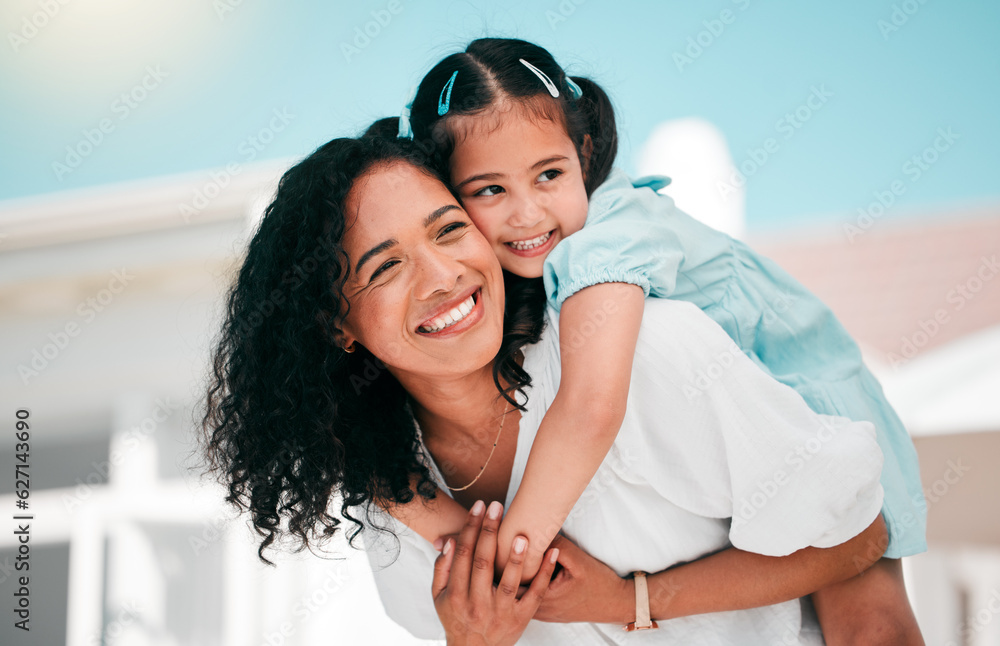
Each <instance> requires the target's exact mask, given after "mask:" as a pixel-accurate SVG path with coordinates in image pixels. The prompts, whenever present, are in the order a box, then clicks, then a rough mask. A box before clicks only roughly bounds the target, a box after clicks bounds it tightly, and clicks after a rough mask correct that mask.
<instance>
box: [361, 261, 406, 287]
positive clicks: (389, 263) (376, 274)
mask: <svg viewBox="0 0 1000 646" xmlns="http://www.w3.org/2000/svg"><path fill="white" fill-rule="evenodd" d="M398 264H399V261H398V260H388V261H386V262H385V263H383V264H382V266H381V267H379V268H378V269H376V270H375V271H374V272H373V273H372V277H371V278H369V279H368V282H369V283H371V282H372V281H374V280H375V279H376V278H378V277H379V276H381V275H382V273H383V272H385V271H386V270H388V269H391V268H392V267H394V266H395V265H398Z"/></svg>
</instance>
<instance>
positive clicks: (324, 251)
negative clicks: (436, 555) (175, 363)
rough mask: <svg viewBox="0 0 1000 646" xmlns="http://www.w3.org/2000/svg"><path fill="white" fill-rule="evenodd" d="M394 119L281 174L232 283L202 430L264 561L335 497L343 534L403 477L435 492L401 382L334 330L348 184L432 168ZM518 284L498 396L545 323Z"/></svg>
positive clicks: (305, 531) (324, 524)
mask: <svg viewBox="0 0 1000 646" xmlns="http://www.w3.org/2000/svg"><path fill="white" fill-rule="evenodd" d="M396 126H397V123H396V120H395V119H388V120H382V121H380V122H377V123H376V124H374V125H373V126H372V127H371V128H370V129H369V131H368V132H367V133H366V134H365V135H364V136H362V137H360V138H358V139H346V138H345V139H334V140H333V141H330V142H329V143H327V144H324V145H323V146H321V147H320V148H318V149H317V150H316V151H315V152H313V153H312V154H311V155H310V156H309V157H307V158H306V159H305V160H303V161H302V162H300V163H298V164H297V165H295V166H294V167H293V168H291V169H290V170H289V171H288V172H286V173H285V174H284V176H283V177H282V178H281V181H280V183H279V185H278V191H277V194H276V196H275V198H274V201H272V202H271V204H270V205H269V206H268V207H267V209H266V210H265V212H264V217H263V220H262V221H261V223H260V226H259V228H258V229H257V231H256V233H255V234H254V236H253V239H252V240H251V241H250V244H249V247H248V249H247V253H246V258H245V260H244V261H243V265H242V267H241V268H240V270H239V272H238V275H237V277H236V280H235V282H234V284H233V285H232V287H231V289H230V291H229V294H228V298H227V304H226V311H225V318H224V322H223V325H222V330H221V333H220V336H219V338H218V339H217V345H216V347H215V350H214V353H213V359H212V372H211V376H210V383H209V387H208V392H207V395H206V399H205V402H204V415H203V417H202V438H201V439H202V443H203V450H204V455H205V458H206V462H207V466H208V470H209V472H210V473H212V474H214V475H215V476H216V477H217V478H218V480H219V481H220V482H222V484H223V485H224V486H225V487H226V488H227V489H228V494H227V496H226V500H227V502H229V503H231V504H232V505H234V506H235V507H236V508H237V509H238V510H239V511H240V512H242V511H249V512H250V514H251V517H252V520H253V525H254V529H255V530H256V531H257V533H258V534H259V535H261V536H262V537H263V541H262V543H261V544H260V546H259V548H258V550H257V553H258V556H259V558H260V559H261V560H262V561H263V562H265V563H268V564H270V563H271V561H269V560H268V559H266V558H265V557H264V550H265V548H267V547H269V546H271V545H272V543H274V542H275V540H276V539H278V538H282V536H284V535H291V536H292V537H293V538H295V539H298V542H300V543H301V544H300V545H298V546H297V549H296V550H295V551H300V550H302V549H304V548H307V547H309V541H310V537H311V538H312V539H313V542H314V543H315V542H316V540H317V539H318V540H319V541H320V542H322V541H324V540H326V539H327V538H330V537H332V536H333V535H334V534H335V533H336V529H337V527H338V525H340V523H341V522H342V521H341V520H340V519H338V518H335V517H334V516H332V515H331V514H330V513H328V505H329V504H330V502H331V498H332V496H333V495H334V494H340V495H341V497H342V505H341V515H342V516H343V517H344V518H347V519H348V520H351V521H352V522H353V523H354V524H355V525H356V527H355V528H354V531H353V532H351V533H350V536H349V541H350V542H351V544H352V545H353V539H354V538H355V537H356V536H357V535H358V534H359V533H360V531H361V529H362V528H363V527H364V525H363V523H362V522H361V521H360V520H358V519H356V518H354V517H353V516H352V515H351V513H350V508H351V507H353V506H357V505H364V507H363V508H364V509H366V510H370V506H369V505H368V503H370V502H373V501H374V502H377V503H382V504H387V503H388V504H394V503H407V502H410V501H411V500H412V499H413V497H414V494H413V492H412V491H411V488H410V485H411V476H415V480H414V481H415V483H416V490H417V493H418V494H420V495H421V496H422V497H424V498H433V497H434V493H435V491H436V489H435V487H434V483H433V482H432V480H431V478H430V473H429V471H428V468H427V466H425V464H424V462H423V461H422V460H421V458H420V456H419V450H418V448H419V442H418V440H417V435H416V427H415V425H414V421H413V417H412V414H411V409H410V405H409V398H408V396H407V393H406V392H405V391H404V390H403V388H402V387H401V386H400V384H399V382H398V381H396V379H395V378H394V377H393V376H392V375H391V374H390V373H389V371H388V370H386V369H385V366H384V365H383V364H382V363H380V362H379V360H378V359H376V358H375V357H374V356H373V355H372V354H370V353H369V352H368V351H367V350H366V349H365V348H364V347H362V346H358V348H357V351H356V352H354V353H352V354H348V353H346V352H344V350H343V349H342V348H340V347H338V345H337V344H336V343H335V342H334V336H333V335H334V333H335V331H336V330H337V326H338V324H339V321H342V320H343V317H344V316H345V315H346V313H347V311H348V309H349V307H350V305H349V303H348V302H347V299H346V297H345V295H344V293H343V291H342V285H343V281H344V279H345V278H346V277H347V275H348V272H349V264H348V258H347V254H346V253H345V252H344V249H343V247H342V246H341V240H342V238H343V235H344V231H345V228H346V226H347V222H346V221H345V219H346V213H345V206H344V203H345V200H346V198H347V196H348V193H349V192H350V190H351V187H352V186H353V185H354V183H355V181H356V180H357V179H358V178H359V177H361V176H362V175H364V174H366V173H367V172H369V171H372V170H377V169H378V168H380V167H383V166H387V165H389V164H393V163H397V162H402V163H408V164H412V165H413V166H415V167H417V168H418V169H421V170H423V171H424V172H426V173H428V174H429V175H431V176H432V177H435V178H436V179H439V180H440V179H442V178H441V177H440V175H438V174H437V173H436V172H435V171H434V170H433V169H431V168H430V167H429V166H428V164H427V160H426V158H425V156H424V155H423V154H421V153H420V151H419V150H418V149H417V148H416V147H415V146H414V145H413V143H412V142H409V141H405V140H397V139H396V138H395V134H396ZM383 133H385V134H388V133H391V136H388V137H386V136H382V134H383ZM536 287H537V285H536ZM523 291H524V290H520V291H519V290H518V289H516V288H515V289H514V290H513V293H512V296H513V297H514V299H513V301H512V305H511V306H510V308H509V309H508V310H507V314H506V316H505V323H506V325H505V329H507V330H509V332H508V333H505V335H504V339H503V342H502V345H501V350H500V353H499V355H498V357H497V360H496V362H495V368H494V372H495V376H496V375H498V374H499V375H502V376H503V377H504V378H505V379H506V380H507V381H508V382H509V383H510V384H511V386H510V388H509V389H508V394H507V395H506V396H507V397H508V399H510V395H509V392H510V391H513V390H518V389H523V388H524V387H525V386H527V385H529V384H530V378H529V377H528V375H527V373H525V372H524V370H522V369H521V368H520V366H518V365H517V362H516V361H515V355H516V354H517V351H518V349H519V348H520V347H522V346H523V345H525V344H526V343H533V342H535V341H537V340H538V337H539V334H540V333H541V312H542V304H543V303H544V298H545V297H544V294H541V295H540V296H539V295H538V294H537V293H532V292H531V290H530V289H529V290H528V292H527V294H525V293H522V292H523ZM525 303H528V304H529V305H525ZM365 515H366V516H368V520H369V525H371V526H372V527H376V525H375V523H372V522H371V517H370V515H369V514H367V513H366V514H365ZM282 520H287V525H284V524H283V523H282ZM378 529H382V528H378Z"/></svg>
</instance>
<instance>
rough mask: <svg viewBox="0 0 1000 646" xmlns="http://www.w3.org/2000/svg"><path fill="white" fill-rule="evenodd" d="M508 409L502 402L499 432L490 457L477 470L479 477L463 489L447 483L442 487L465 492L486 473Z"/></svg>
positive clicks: (505, 403)
mask: <svg viewBox="0 0 1000 646" xmlns="http://www.w3.org/2000/svg"><path fill="white" fill-rule="evenodd" d="M508 408H510V407H509V406H507V402H504V406H503V416H502V417H501V418H500V430H499V431H497V438H496V439H495V440H493V448H492V449H490V457H488V458H486V464H484V465H483V468H482V469H480V470H479V475H477V476H476V477H475V478H473V479H472V482H470V483H469V484H467V485H465V486H464V487H449V486H448V483H445V485H444V486H446V487H448V488H449V489H451V490H452V491H465V490H466V489H468V488H469V487H471V486H472V485H474V484H476V481H477V480H479V478H480V477H481V476H482V475H483V472H484V471H486V467H487V466H489V463H490V460H492V459H493V452H494V451H496V450H497V442H499V441H500V434H501V433H503V423H504V420H506V419H507V409H508Z"/></svg>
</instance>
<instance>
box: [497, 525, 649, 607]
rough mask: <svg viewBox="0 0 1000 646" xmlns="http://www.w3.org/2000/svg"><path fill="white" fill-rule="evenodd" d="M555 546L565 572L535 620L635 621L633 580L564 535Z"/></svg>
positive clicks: (561, 572)
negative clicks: (620, 574)
mask: <svg viewBox="0 0 1000 646" xmlns="http://www.w3.org/2000/svg"><path fill="white" fill-rule="evenodd" d="M552 547H554V548H558V549H559V565H561V566H562V569H561V570H560V571H559V573H558V574H556V577H555V578H554V579H553V580H552V583H551V584H550V585H549V590H548V592H547V593H546V594H545V598H544V599H542V603H541V605H540V606H539V607H538V610H537V612H535V619H538V620H540V621H550V622H559V623H566V622H573V621H588V622H596V623H620V624H622V625H623V626H624V625H625V624H627V623H628V622H630V621H635V589H634V588H633V587H632V585H633V584H632V581H631V580H629V579H623V578H621V577H619V576H618V575H617V574H615V572H614V571H613V570H612V569H611V568H609V567H608V566H607V565H605V564H604V563H602V562H601V561H598V560H597V559H595V558H594V557H593V556H591V555H590V554H587V553H586V552H584V551H583V550H581V549H580V548H579V547H578V546H577V545H576V544H575V543H573V542H572V541H571V540H569V539H568V538H566V537H565V536H563V535H562V534H558V535H557V536H556V538H555V540H554V541H552ZM504 574H506V572H505V573H504Z"/></svg>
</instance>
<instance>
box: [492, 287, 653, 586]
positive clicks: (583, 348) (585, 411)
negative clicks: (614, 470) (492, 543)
mask: <svg viewBox="0 0 1000 646" xmlns="http://www.w3.org/2000/svg"><path fill="white" fill-rule="evenodd" d="M644 298H645V295H644V293H643V290H642V288H641V287H638V286H636V285H631V284H626V283H601V284H598V285H592V286H590V287H587V288H585V289H583V290H581V291H579V292H577V293H575V294H574V295H573V296H571V297H569V298H568V299H566V301H565V303H564V304H563V306H562V310H561V312H560V316H559V345H560V351H561V356H562V377H561V380H560V384H559V392H558V393H557V394H556V397H555V399H554V400H553V402H552V405H551V406H550V407H549V409H548V411H547V412H546V413H545V418H544V419H543V420H542V424H541V426H540V427H539V429H538V433H537V435H536V436H535V441H534V444H533V445H532V447H531V453H530V454H529V455H528V463H527V465H526V467H525V470H524V477H523V479H522V481H521V485H520V487H519V488H518V491H517V494H516V495H515V496H514V499H513V500H512V501H511V504H510V509H509V510H508V511H507V515H506V516H505V517H504V520H503V523H502V524H501V525H500V535H499V537H498V540H499V543H498V545H497V559H496V566H497V572H502V571H503V567H504V565H506V560H507V559H506V555H508V554H510V547H511V544H512V543H513V541H514V538H515V537H516V536H519V535H520V536H525V537H527V539H528V545H529V546H530V547H529V551H528V554H527V557H526V558H525V561H524V568H523V570H522V580H523V581H530V580H531V579H532V577H534V576H535V573H536V572H537V571H538V568H539V566H540V564H541V558H542V555H543V553H544V550H545V548H546V547H547V546H548V545H549V543H550V542H551V541H552V539H553V538H555V536H556V534H557V533H558V532H559V529H560V528H561V527H562V524H563V522H564V521H565V520H566V517H567V516H568V515H569V512H570V511H571V510H572V509H573V505H575V504H576V501H577V499H579V497H580V495H581V494H582V493H583V491H584V489H586V487H587V484H588V483H589V482H590V480H591V478H593V477H594V474H595V473H596V472H597V468H598V467H599V466H600V465H601V462H602V461H603V460H604V456H605V455H607V453H608V450H610V448H611V445H612V444H613V443H614V441H615V437H616V436H617V435H618V429H619V428H620V427H621V424H622V420H623V419H624V416H625V406H626V402H627V399H628V390H629V381H630V378H631V373H632V358H633V356H634V355H635V344H636V339H637V338H638V336H639V324H640V323H641V321H642V311H643V303H644Z"/></svg>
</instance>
